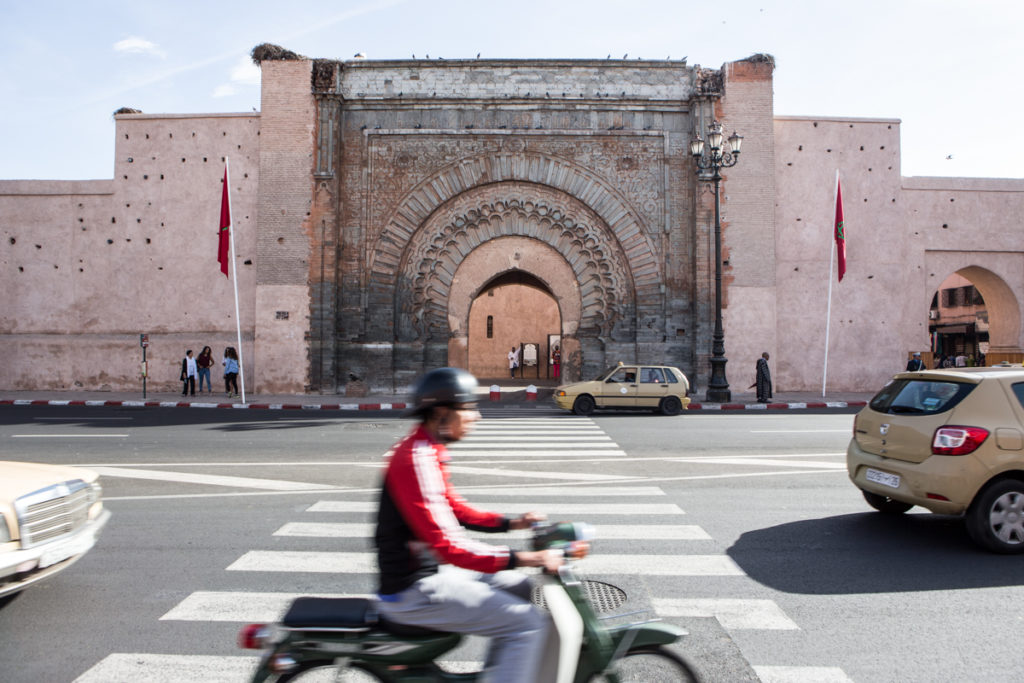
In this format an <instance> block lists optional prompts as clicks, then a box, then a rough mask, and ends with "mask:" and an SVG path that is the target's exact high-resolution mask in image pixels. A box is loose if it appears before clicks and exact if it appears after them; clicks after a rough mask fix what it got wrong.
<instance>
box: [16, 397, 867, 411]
mask: <svg viewBox="0 0 1024 683" xmlns="http://www.w3.org/2000/svg"><path fill="white" fill-rule="evenodd" d="M866 405H867V401H817V402H792V403H691V404H690V405H688V406H687V407H686V409H687V410H712V411H714V410H807V409H819V408H863V407H864V406H866ZM0 406H91V407H126V408H231V409H234V410H352V411H359V410H405V409H406V408H407V407H408V404H406V403H209V402H202V403H200V402H195V403H190V402H188V401H86V400H46V399H3V400H0ZM515 407H518V406H515ZM522 407H530V408H540V407H543V406H542V404H539V403H533V402H532V401H531V404H530V405H529V406H522Z"/></svg>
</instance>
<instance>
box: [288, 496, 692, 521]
mask: <svg viewBox="0 0 1024 683" xmlns="http://www.w3.org/2000/svg"><path fill="white" fill-rule="evenodd" d="M487 509H488V510H493V511H495V512H500V513H502V514H508V515H521V514H523V513H524V512H531V511H533V510H535V509H537V503H535V502H534V503H492V504H489V505H487ZM307 512H363V513H371V514H372V513H375V512H377V503H376V502H374V501H344V500H322V501H320V502H318V503H314V504H313V505H311V506H310V507H309V509H308V510H307ZM544 512H545V513H546V514H547V515H548V516H549V517H553V516H557V515H574V516H577V517H579V518H581V519H583V518H588V517H593V516H598V515H682V514H684V513H683V510H682V509H681V508H680V507H679V506H678V505H675V504H674V503H560V502H552V503H545V504H544Z"/></svg>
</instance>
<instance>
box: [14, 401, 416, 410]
mask: <svg viewBox="0 0 1024 683" xmlns="http://www.w3.org/2000/svg"><path fill="white" fill-rule="evenodd" d="M0 406H90V407H128V408H231V409H234V410H405V408H406V404H405V403H206V402H203V403H200V402H196V403H189V402H188V401H84V400H75V401H48V400H45V399H4V400H0Z"/></svg>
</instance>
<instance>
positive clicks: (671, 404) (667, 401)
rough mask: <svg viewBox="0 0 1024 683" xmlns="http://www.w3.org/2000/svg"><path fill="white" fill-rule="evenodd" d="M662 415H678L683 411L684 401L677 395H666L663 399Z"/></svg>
mask: <svg viewBox="0 0 1024 683" xmlns="http://www.w3.org/2000/svg"><path fill="white" fill-rule="evenodd" d="M660 407H661V414H662V415H678V414H679V413H681V412H683V403H682V401H680V400H679V399H678V398H677V397H675V396H666V397H665V398H663V399H661V406H660Z"/></svg>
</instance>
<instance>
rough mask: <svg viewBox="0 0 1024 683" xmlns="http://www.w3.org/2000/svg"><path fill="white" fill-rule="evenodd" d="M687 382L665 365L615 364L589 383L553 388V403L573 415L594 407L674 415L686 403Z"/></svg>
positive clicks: (688, 386) (684, 376)
mask: <svg viewBox="0 0 1024 683" xmlns="http://www.w3.org/2000/svg"><path fill="white" fill-rule="evenodd" d="M689 392H690V383H689V381H687V379H686V375H684V374H683V373H682V371H680V370H679V368H673V367H670V366H667V365H639V364H631V365H626V364H624V363H619V364H618V365H616V366H614V367H611V368H608V369H607V370H605V371H604V372H603V373H601V375H600V377H598V378H597V379H595V380H593V381H591V382H576V383H575V384H566V385H563V386H560V387H558V388H557V389H555V393H554V401H555V404H556V405H557V406H558V407H559V408H562V409H564V410H571V411H573V412H574V413H576V414H577V415H590V414H591V413H593V412H594V410H595V409H597V408H627V409H634V410H645V409H649V410H654V411H657V412H660V413H662V414H663V415H678V414H679V413H680V412H682V411H683V410H684V409H685V408H686V406H688V405H689V404H690V399H689V398H687V396H686V395H687V394H688V393H689Z"/></svg>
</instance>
